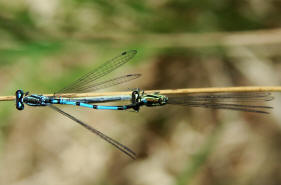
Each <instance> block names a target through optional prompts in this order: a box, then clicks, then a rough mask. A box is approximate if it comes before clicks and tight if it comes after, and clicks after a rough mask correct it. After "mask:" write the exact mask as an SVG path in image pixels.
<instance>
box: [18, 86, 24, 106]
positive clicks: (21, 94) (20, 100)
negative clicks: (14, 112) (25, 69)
mask: <svg viewBox="0 0 281 185" xmlns="http://www.w3.org/2000/svg"><path fill="white" fill-rule="evenodd" d="M23 96H24V92H23V91H22V90H17V92H16V108H17V109H18V110H23V109H24V104H23Z"/></svg>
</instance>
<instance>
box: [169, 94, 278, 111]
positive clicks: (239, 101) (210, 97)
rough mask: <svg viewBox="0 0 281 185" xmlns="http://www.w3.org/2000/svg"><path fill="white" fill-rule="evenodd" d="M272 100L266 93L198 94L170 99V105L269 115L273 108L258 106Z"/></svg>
mask: <svg viewBox="0 0 281 185" xmlns="http://www.w3.org/2000/svg"><path fill="white" fill-rule="evenodd" d="M271 100H273V96H271V94H270V93H266V92H237V93H199V94H197V93H196V94H188V95H185V96H174V97H173V96H172V97H169V98H168V103H169V104H174V105H183V106H189V107H204V108H210V109H229V110H236V111H244V112H255V113H265V114H267V113H269V112H267V111H268V110H269V109H272V108H273V107H270V106H264V105H258V103H262V102H266V101H271Z"/></svg>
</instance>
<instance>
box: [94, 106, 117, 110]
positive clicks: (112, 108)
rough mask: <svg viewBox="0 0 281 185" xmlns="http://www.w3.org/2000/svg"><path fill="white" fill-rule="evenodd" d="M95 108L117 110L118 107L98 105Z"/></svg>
mask: <svg viewBox="0 0 281 185" xmlns="http://www.w3.org/2000/svg"><path fill="white" fill-rule="evenodd" d="M97 109H104V110H118V107H117V106H102V105H98V106H97Z"/></svg>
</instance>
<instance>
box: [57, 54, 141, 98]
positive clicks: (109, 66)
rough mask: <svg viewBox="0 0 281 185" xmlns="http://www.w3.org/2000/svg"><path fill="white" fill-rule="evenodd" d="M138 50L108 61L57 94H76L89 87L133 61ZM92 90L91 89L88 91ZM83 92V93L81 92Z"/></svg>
mask: <svg viewBox="0 0 281 185" xmlns="http://www.w3.org/2000/svg"><path fill="white" fill-rule="evenodd" d="M136 53H137V51H136V50H130V51H125V52H123V53H122V54H121V55H119V56H117V57H115V58H113V59H111V60H109V61H107V62H106V63H104V64H103V65H101V66H99V67H98V68H95V69H94V70H93V71H91V72H89V73H87V74H85V75H84V76H82V77H81V78H79V79H77V80H76V81H74V82H73V83H71V84H70V85H69V86H67V87H64V88H62V89H61V90H59V91H57V92H56V93H55V94H59V93H69V92H71V93H75V92H77V90H79V89H81V88H83V87H85V86H87V84H89V83H93V82H94V81H96V80H98V79H99V78H101V77H103V76H105V75H107V74H108V73H110V72H112V71H113V70H115V69H117V68H118V67H120V66H121V65H123V64H125V63H127V62H128V61H129V60H130V59H132V58H133V57H134V56H135V55H136ZM87 90H90V89H87ZM80 92H81V91H80Z"/></svg>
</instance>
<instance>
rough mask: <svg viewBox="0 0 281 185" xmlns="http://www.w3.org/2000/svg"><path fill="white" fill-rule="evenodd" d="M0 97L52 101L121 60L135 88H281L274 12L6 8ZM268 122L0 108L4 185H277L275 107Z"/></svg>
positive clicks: (39, 1)
mask: <svg viewBox="0 0 281 185" xmlns="http://www.w3.org/2000/svg"><path fill="white" fill-rule="evenodd" d="M0 10H1V11H0V81H1V83H0V92H1V95H12V94H14V93H15V91H16V90H17V89H23V90H25V91H31V92H33V93H51V92H55V91H56V90H58V89H60V87H62V86H65V84H68V83H69V82H71V81H72V80H73V79H75V78H76V77H78V76H80V75H81V74H83V73H85V72H87V71H89V69H92V68H93V67H94V66H96V65H99V64H101V63H102V62H104V61H106V60H107V59H110V58H112V57H114V56H116V55H118V54H119V53H121V52H122V51H125V50H129V49H137V50H138V54H137V56H136V57H135V58H134V59H133V60H132V61H131V62H129V64H127V65H126V66H123V67H122V68H120V69H118V70H117V71H116V72H114V73H113V74H111V75H110V76H111V77H112V76H116V75H118V74H119V75H120V74H126V73H141V74H142V75H143V76H142V78H141V79H140V80H136V81H134V82H132V83H130V84H125V85H122V86H119V87H114V88H112V89H106V90H105V91H111V90H112V91H114V90H127V89H128V88H137V87H139V88H142V89H169V88H189V87H190V88H192V87H221V86H241V85H280V81H281V73H280V71H281V63H280V59H281V54H280V46H281V20H280V12H281V2H280V1H279V0H270V1H262V0H240V1H235V0H225V1H222V0H216V1H211V0H208V1H207V0H187V1H184V0H155V1H137V0H120V1H110V0H95V1H91V0H68V1H66V0H49V1H44V0H18V1H4V0H0ZM274 96H275V97H276V98H275V100H274V101H273V102H271V103H269V104H268V105H272V106H274V107H275V108H274V110H273V111H271V114H270V115H257V114H253V113H239V112H231V111H214V110H204V109H200V108H193V109H190V108H186V107H184V108H183V107H173V106H172V107H161V108H154V109H149V108H144V109H142V110H141V112H139V113H132V112H126V111H124V112H114V111H93V110H87V109H83V108H77V107H75V108H73V107H64V108H63V109H64V110H66V111H67V112H69V113H71V114H73V115H74V116H76V117H78V118H79V119H81V120H83V121H85V122H87V123H89V124H90V125H92V126H94V127H95V128H97V129H99V130H100V131H102V132H104V133H106V134H108V135H109V136H111V137H113V138H115V139H117V140H119V141H120V142H121V143H123V144H125V145H127V146H129V147H130V148H132V149H133V150H134V151H136V153H137V154H138V158H137V160H135V161H132V160H130V159H129V158H127V157H126V156H124V155H123V154H121V153H120V152H119V151H117V150H116V149H115V148H113V147H112V146H110V145H109V144H107V143H105V142H104V141H102V140H101V139H100V138H98V137H96V136H94V135H93V134H92V133H90V132H89V131H87V130H86V129H84V128H81V127H80V126H78V125H76V124H75V123H74V122H73V121H71V120H69V119H68V118H66V117H63V116H61V115H58V114H57V113H56V112H54V111H52V110H50V109H48V108H32V107H27V108H26V109H25V110H24V111H21V112H20V111H17V110H16V109H15V103H14V102H1V104H0V118H1V122H0V184H3V185H4V184H5V185H7V184H9V185H12V184H16V185H25V184H28V185H29V184H37V185H38V184H42V185H43V184H60V185H63V184H67V185H71V184H81V185H82V184H85V185H86V184H87V185H89V184H103V185H112V184H122V185H124V184H130V185H146V184H148V185H150V184H153V185H155V184H161V185H176V184H178V185H181V184H195V185H203V184H204V185H206V184H207V185H209V184H214V185H222V184H236V185H265V184H266V185H279V184H281V163H280V161H281V147H280V146H281V132H280V127H281V115H280V111H281V106H280V103H279V102H280V96H279V95H278V94H274Z"/></svg>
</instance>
